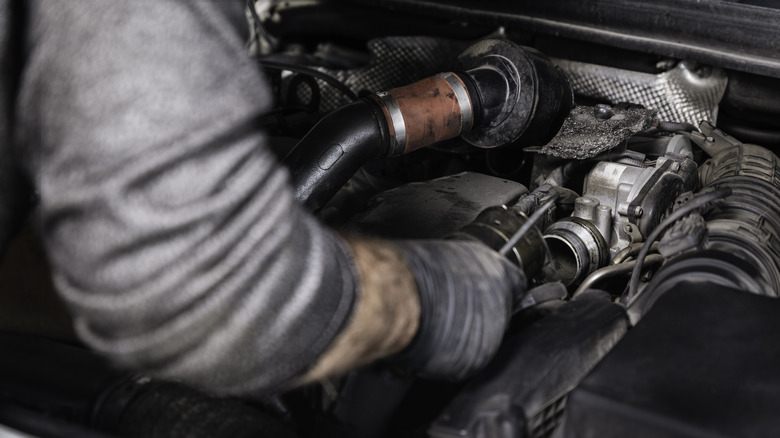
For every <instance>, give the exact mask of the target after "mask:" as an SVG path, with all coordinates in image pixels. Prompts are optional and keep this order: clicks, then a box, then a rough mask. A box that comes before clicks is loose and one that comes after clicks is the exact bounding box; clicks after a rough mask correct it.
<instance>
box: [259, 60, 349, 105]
mask: <svg viewBox="0 0 780 438" xmlns="http://www.w3.org/2000/svg"><path fill="white" fill-rule="evenodd" d="M258 62H259V63H260V65H261V66H263V67H265V68H270V69H273V70H287V71H291V72H294V73H299V74H302V75H307V76H311V77H313V78H315V79H319V80H321V81H323V82H325V83H327V84H328V85H330V86H331V87H333V88H335V89H337V90H339V91H341V92H342V93H344V95H345V96H347V97H348V98H349V99H350V100H351V101H353V102H354V101H356V100H358V97H357V95H356V94H355V93H354V92H353V91H352V90H350V89H349V87H347V86H346V85H345V84H344V83H343V82H341V81H339V80H338V79H336V78H334V77H333V76H331V75H329V74H327V73H323V72H321V71H319V70H316V69H313V68H311V67H306V66H303V65H295V64H287V63H284V62H279V61H270V60H267V59H258Z"/></svg>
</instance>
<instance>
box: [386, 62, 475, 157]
mask: <svg viewBox="0 0 780 438" xmlns="http://www.w3.org/2000/svg"><path fill="white" fill-rule="evenodd" d="M388 93H389V94H390V95H391V96H393V98H394V99H395V101H396V102H397V103H398V106H399V107H400V108H401V113H402V114H403V119H404V122H405V125H406V147H405V149H404V153H409V152H411V151H413V150H416V149H419V148H421V147H425V146H428V145H430V144H433V143H436V142H439V141H442V140H447V139H450V138H454V137H457V136H458V135H460V133H461V130H462V128H463V123H462V120H463V118H462V115H461V109H460V104H459V103H458V98H457V96H456V93H455V91H454V90H453V88H452V87H451V86H450V84H449V83H447V81H446V80H445V79H444V78H441V77H439V76H433V77H429V78H426V79H423V80H421V81H418V82H415V83H414V84H411V85H407V86H405V87H400V88H394V89H392V90H390V91H389V92H388ZM388 123H389V124H392V121H391V120H388Z"/></svg>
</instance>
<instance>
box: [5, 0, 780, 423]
mask: <svg viewBox="0 0 780 438" xmlns="http://www.w3.org/2000/svg"><path fill="white" fill-rule="evenodd" d="M480 3H481V4H480V5H479V6H475V5H473V4H471V2H457V1H456V2H439V1H421V2H414V1H405V0H402V1H387V0H376V1H367V0H366V1H356V2H350V3H347V4H344V3H336V2H327V1H323V2H320V1H274V0H264V1H257V2H251V1H250V2H248V6H249V7H248V9H247V15H248V21H249V22H250V23H251V27H252V30H253V34H252V39H251V41H250V43H249V51H250V53H252V55H253V56H254V57H255V58H256V60H257V63H258V68H261V69H262V70H263V72H264V74H265V77H266V79H267V80H268V82H269V84H270V85H271V87H272V90H273V94H274V98H275V103H274V106H273V108H272V110H271V111H270V112H269V113H268V114H266V115H265V116H263V118H262V120H261V121H260V123H261V124H262V125H263V127H264V129H265V131H266V132H267V135H268V144H269V145H270V146H271V148H272V149H273V151H274V152H275V153H276V155H277V157H278V158H279V161H280V166H286V167H287V168H288V169H289V171H290V178H291V183H292V185H293V187H294V189H295V196H296V198H297V200H298V201H300V202H301V203H302V204H303V205H304V206H306V208H308V209H309V210H310V211H311V212H312V213H313V214H315V215H316V216H317V217H318V218H319V220H320V221H321V222H323V223H325V224H327V225H329V226H330V227H333V228H335V229H337V230H339V231H340V232H342V233H347V234H349V233H359V234H366V235H371V236H377V237H382V238H388V239H399V238H400V239H466V240H477V241H480V242H483V243H485V244H487V245H488V246H490V247H491V248H493V249H494V250H496V251H498V252H500V253H502V254H503V255H505V256H506V257H507V258H508V259H509V260H510V261H511V262H512V263H514V264H515V265H516V266H517V267H518V268H519V269H521V270H522V271H523V272H524V274H525V276H526V277H527V278H528V284H527V288H526V290H523V291H519V292H518V296H517V297H516V302H515V306H514V307H515V313H514V317H513V320H512V324H511V327H510V329H509V331H508V332H507V334H506V336H505V338H504V341H503V343H502V346H501V349H500V350H499V353H498V355H497V356H496V357H495V359H494V360H493V361H492V362H491V363H490V364H489V365H488V367H487V368H485V369H484V370H483V371H481V372H480V373H479V374H478V375H477V376H475V377H473V378H471V379H469V380H467V381H466V382H461V383H451V382H439V381H429V380H426V379H420V378H415V377H413V376H410V375H406V374H404V373H403V372H400V371H398V370H397V369H394V368H393V366H392V364H388V363H381V362H380V363H376V364H374V365H371V366H369V367H366V368H364V369H361V370H358V371H356V372H353V373H350V374H349V375H347V376H344V377H341V378H338V379H332V380H328V381H325V382H322V383H320V384H317V385H312V386H309V387H305V388H302V389H299V390H295V391H292V392H290V393H287V394H281V395H276V396H273V397H266V398H263V399H262V400H251V401H236V400H224V399H211V398H208V397H207V396H205V395H199V394H198V393H197V392H189V389H185V388H181V387H179V386H177V385H175V384H170V383H166V382H154V381H151V380H150V379H148V378H146V377H143V376H137V375H132V376H130V375H127V374H122V373H119V372H114V371H108V370H107V368H106V369H104V368H103V367H104V366H103V365H102V362H100V359H98V358H96V357H93V356H90V355H89V354H87V355H86V356H84V354H85V353H82V352H80V351H77V350H75V349H73V350H69V347H64V346H58V347H52V346H49V345H44V346H41V347H40V348H38V347H36V346H35V345H34V342H31V343H27V344H26V345H25V346H24V347H22V344H25V343H24V342H21V343H20V342H19V340H17V339H14V338H4V337H0V338H2V339H0V343H3V344H6V345H13V346H14V347H13V348H18V349H19V351H22V350H24V354H22V356H23V357H25V358H26V359H20V360H19V362H18V363H17V364H15V365H9V366H6V368H7V369H6V370H5V372H4V373H5V375H6V376H10V377H7V378H6V380H7V381H14V380H15V381H17V382H21V383H19V384H18V385H16V386H14V385H5V386H3V389H2V390H0V394H3V395H4V396H5V397H6V398H9V399H13V400H22V401H23V404H24V405H25V407H26V408H29V407H32V408H33V410H35V411H43V412H45V415H44V416H45V417H47V418H49V419H50V420H51V421H53V422H55V423H53V424H55V426H54V427H52V428H50V429H53V430H54V431H53V432H52V431H49V432H46V431H45V430H44V431H41V429H36V428H35V427H33V426H29V425H28V426H26V427H28V429H25V425H26V424H27V423H30V422H31V421H32V420H30V421H28V420H24V421H22V420H19V421H16V420H13V419H14V418H16V419H19V418H22V419H24V418H27V417H25V415H26V414H23V413H22V414H20V413H18V412H17V413H15V412H12V413H10V414H8V413H6V414H2V415H0V420H2V421H0V423H3V422H4V423H5V424H9V425H11V426H14V427H16V428H19V429H20V430H28V431H30V433H33V434H40V436H67V434H68V433H69V432H68V430H70V429H68V428H70V427H76V425H78V426H79V427H83V429H78V432H79V433H95V434H96V435H95V436H103V435H98V433H100V434H102V433H103V432H98V431H106V430H113V431H117V432H116V433H118V434H119V435H122V436H179V435H169V434H168V432H169V431H170V430H171V429H166V430H165V431H163V430H159V429H157V430H156V429H153V428H152V427H151V426H150V427H149V428H146V429H144V428H143V427H140V426H138V427H129V426H127V425H128V424H129V423H128V421H130V420H127V418H133V419H134V420H133V421H143V420H142V419H143V418H148V417H150V416H152V414H151V412H155V411H158V410H166V409H172V410H173V408H169V407H170V406H173V405H176V406H177V408H176V409H180V410H182V411H184V412H188V413H189V414H191V416H192V415H194V416H197V414H193V413H197V412H205V411H210V412H212V414H213V413H219V418H218V419H216V418H215V419H213V421H211V420H210V421H211V422H209V421H206V420H205V419H204V420H202V421H195V420H193V421H192V424H190V425H189V426H188V425H186V424H185V423H186V422H185V421H183V420H177V421H179V423H177V424H178V426H177V427H179V428H180V431H179V433H180V435H181V436H236V435H235V434H234V432H235V431H236V430H238V429H242V433H245V434H246V436H250V434H251V433H253V431H255V432H257V430H259V429H258V428H260V429H261V428H262V427H261V426H258V424H259V423H262V424H265V423H264V422H265V421H266V420H265V418H267V417H272V418H275V419H277V420H278V421H279V422H280V423H281V424H282V425H283V426H284V427H283V428H282V429H278V430H276V431H275V432H273V433H274V435H263V434H262V433H263V432H257V433H258V435H257V436H301V437H309V436H312V437H314V436H322V437H391V436H392V437H395V436H399V437H400V436H404V437H437V438H450V437H474V438H477V437H479V438H488V437H491V438H492V437H495V438H498V437H501V438H504V437H507V438H508V437H561V438H562V437H579V436H602V437H611V436H615V437H619V436H627V435H628V434H631V435H636V436H724V435H725V436H743V435H744V436H756V435H760V436H765V435H773V434H774V433H776V431H777V430H780V421H778V420H777V418H776V417H777V415H776V409H775V408H776V407H777V406H778V405H779V404H780V389H779V388H780V374H778V373H777V369H778V368H777V367H776V366H775V365H776V362H777V361H778V359H777V358H778V357H780V351H778V347H776V346H775V344H776V343H775V342H772V341H773V339H772V338H773V334H774V330H773V329H774V327H775V326H776V325H777V324H778V322H777V321H778V318H776V313H774V311H775V309H777V310H778V311H780V308H778V306H780V304H778V303H777V301H776V300H775V299H774V298H776V297H777V296H778V295H780V241H779V240H778V239H780V181H778V177H779V176H780V162H779V160H778V157H777V155H776V153H777V151H778V148H780V125H778V120H780V119H779V118H778V117H780V57H778V55H777V53H780V52H778V51H777V47H773V45H774V46H776V45H777V44H778V41H780V38H778V36H780V24H778V23H780V9H777V6H772V5H771V4H769V5H766V4H762V2H760V1H759V2H704V4H702V5H699V6H696V4H699V2H695V1H685V2H670V1H669V2H656V3H654V5H652V6H651V5H644V4H643V3H642V2H638V1H628V0H613V1H601V2H595V3H594V4H593V5H591V6H590V7H588V6H585V5H580V3H581V2H569V1H562V2H549V4H548V5H535V6H534V5H526V4H520V5H515V4H514V2H499V1H487V2H480ZM522 3H526V2H522ZM745 3H749V4H745ZM752 3H755V4H752ZM664 14H665V15H664ZM648 16H651V17H660V18H657V19H655V23H654V24H653V23H649V22H650V21H653V20H649V19H647V20H643V19H642V17H648ZM664 17H665V18H664ZM775 18H778V20H774V21H773V19H775ZM713 23H714V24H717V23H721V25H722V26H723V27H724V28H725V29H721V30H720V31H722V33H721V34H717V35H711V36H710V37H709V38H706V35H707V32H708V31H711V32H712V33H713V34H715V33H717V32H715V31H712V25H713ZM751 23H752V26H753V29H759V30H760V32H759V30H756V31H755V33H756V34H758V35H755V34H754V35H753V36H752V37H748V36H746V35H745V32H743V31H744V30H745V29H751ZM727 25H728V26H727ZM708 26H709V27H708ZM729 26H730V27H729ZM708 29H709V30H708ZM732 34H733V35H739V36H738V37H733V38H731V39H730V37H731V36H733V35H732ZM735 38H736V39H735ZM47 342H48V341H47ZM52 349H53V350H52ZM55 350H56V351H57V354H59V355H60V356H59V357H60V358H65V357H67V358H72V360H70V362H71V365H68V366H66V367H64V368H61V369H60V371H59V372H60V373H62V375H64V376H70V375H71V374H69V373H70V372H72V373H73V375H79V376H80V377H78V378H76V379H73V380H72V381H71V383H70V387H69V388H66V389H64V390H62V391H60V390H50V389H45V385H44V384H42V383H40V382H39V381H38V379H37V377H36V376H39V375H42V374H46V373H50V372H51V369H50V368H48V367H47V366H46V365H45V364H44V365H40V366H39V367H37V368H29V367H27V369H25V370H23V371H19V369H20V368H21V367H20V366H19V364H23V363H28V362H25V360H28V361H32V362H38V361H40V357H41V353H40V351H55ZM20 354H21V353H20ZM25 355H26V356H25ZM65 362H68V361H67V360H66V361H65ZM15 367H16V368H15ZM68 367H71V368H68ZM58 368H60V367H58ZM86 369H91V370H92V371H90V372H85V371H84V370H86ZM57 379H59V378H57ZM63 379H72V377H64V378H63ZM6 383H7V382H6ZM31 387H32V388H34V389H30V388H31ZM42 388H43V389H42ZM72 388H79V389H78V390H75V389H72ZM62 393H68V394H69V395H68V396H67V397H63V396H62V395H61V394H62ZM19 394H23V395H19ZM96 394H98V395H100V396H97V395H96ZM63 400H67V401H65V402H63ZM188 403H190V404H191V406H195V405H198V408H197V409H195V408H191V410H189V411H187V409H190V408H189V407H188V406H190V405H188ZM58 404H59V405H58ZM57 406H60V407H61V406H67V409H64V410H63V409H60V410H59V411H58V410H57V408H56V407H57ZM773 409H774V410H773ZM64 411H68V413H63V412H64ZM171 415H173V414H171ZM215 416H216V414H213V415H212V417H215ZM9 418H11V420H9ZM121 418H124V420H120V419H121ZM177 418H179V417H177ZM257 418H263V420H262V421H260V420H257ZM155 421H157V420H155ZM258 421H259V423H258ZM32 422H33V423H34V421H32ZM216 423H219V424H220V427H216V426H215V427H214V428H212V429H209V428H210V427H212V426H213V424H216ZM118 424H122V425H123V427H126V429H125V430H123V429H122V428H121V427H119V426H117V425H118ZM161 424H166V425H167V426H170V424H169V423H165V422H164V421H163V420H159V421H158V423H156V426H159V427H162V426H160V425H161ZM227 424H230V425H231V427H227V426H226V425H227ZM56 425H59V426H56ZM109 425H111V426H109ZM280 427H281V426H280ZM58 428H59V430H60V431H65V432H63V433H64V434H63V435H58V434H57V432H56V430H57V429H58ZM112 428H113V429H112ZM194 430H195V431H199V432H197V433H196V432H193V431H194ZM187 431H189V432H187ZM207 431H208V432H207ZM0 432H2V430H0ZM265 433H268V432H265ZM84 436H86V435H84Z"/></svg>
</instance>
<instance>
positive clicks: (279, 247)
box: [17, 0, 519, 392]
mask: <svg viewBox="0 0 780 438" xmlns="http://www.w3.org/2000/svg"><path fill="white" fill-rule="evenodd" d="M27 7H28V8H29V17H30V20H29V31H28V35H27V38H28V47H29V51H28V53H27V57H28V59H27V64H26V67H25V71H24V73H23V83H22V86H21V91H20V95H19V97H18V113H19V117H18V120H17V132H18V133H19V138H18V141H17V144H20V145H24V151H23V154H24V161H25V163H26V164H27V166H28V168H29V171H30V172H31V174H32V175H33V176H34V179H35V184H36V186H37V188H38V190H39V192H40V200H41V204H40V215H41V226H42V232H43V236H44V239H45V243H46V246H47V251H48V253H49V258H50V261H51V264H52V266H53V270H54V275H55V281H56V285H57V287H58V289H59V291H60V292H61V294H62V296H63V297H64V299H65V301H66V302H67V304H68V305H69V307H70V308H71V310H72V313H73V315H74V317H75V324H76V329H77V331H78V333H79V335H80V336H81V337H82V339H83V340H84V341H85V342H86V343H88V344H89V345H90V346H92V347H93V348H95V349H96V350H98V351H101V352H103V353H105V354H106V355H108V356H109V357H111V358H112V359H113V360H114V361H115V362H117V363H119V364H121V365H124V366H127V367H133V368H140V369H145V370H149V371H151V372H154V373H156V374H157V375H162V376H168V377H173V378H177V379H182V380H186V381H189V382H192V383H194V384H197V385H199V386H202V387H205V388H209V389H212V390H215V391H219V392H247V391H254V390H260V389H271V388H276V387H279V386H280V385H289V384H291V383H292V382H295V381H300V380H301V379H303V380H311V379H314V378H319V377H321V376H323V375H327V374H331V373H334V372H340V371H343V370H345V369H349V368H352V367H355V366H357V365H359V364H361V363H364V362H365V361H367V360H370V359H373V358H376V357H382V356H386V355H389V354H393V353H395V352H398V351H400V350H402V349H404V348H405V347H407V346H408V345H409V344H410V342H412V340H413V338H414V342H413V345H412V347H410V348H407V352H406V353H405V354H406V357H409V358H411V361H412V362H413V363H414V364H415V365H416V366H417V367H419V368H420V369H421V370H423V371H426V370H427V371H430V372H431V373H432V374H442V371H443V374H445V375H448V374H449V375H453V376H459V375H461V374H463V372H464V371H461V370H467V371H466V372H468V369H470V368H473V366H475V364H476V365H479V364H480V363H482V362H484V361H485V358H484V356H485V355H486V354H489V353H490V351H488V353H484V352H482V350H480V349H486V348H487V349H493V350H494V347H495V345H496V344H497V342H498V340H499V339H500V332H502V331H503V328H504V325H503V324H504V323H505V320H506V318H507V315H508V305H507V304H506V301H507V298H506V297H507V294H508V293H509V292H507V290H508V289H510V288H511V283H513V282H517V281H519V280H518V277H517V275H516V274H514V273H512V274H509V275H506V274H505V273H504V272H501V269H503V265H502V264H501V262H500V261H496V260H498V259H496V260H493V259H491V257H493V254H492V253H489V251H487V250H484V249H482V248H479V249H475V248H476V247H475V248H472V249H468V248H470V247H469V245H468V244H451V243H440V244H436V243H428V244H425V243H404V244H400V245H399V246H397V247H396V246H390V245H389V244H383V243H361V242H360V241H358V242H355V243H353V244H352V245H351V246H350V245H348V244H346V243H345V242H344V241H343V240H341V239H340V238H338V237H336V236H335V235H333V234H332V233H330V232H328V231H326V230H324V229H322V228H321V227H320V226H319V225H318V224H317V223H316V221H315V220H313V219H312V218H311V217H309V216H308V215H307V214H306V213H305V212H303V211H302V210H301V209H300V208H299V207H298V206H297V205H295V203H294V202H293V199H292V194H291V191H290V189H289V187H287V185H286V184H287V175H286V173H285V172H284V171H283V170H280V169H279V167H278V165H277V164H276V162H275V160H274V157H273V156H272V155H271V153H270V152H269V151H268V150H267V149H266V148H265V147H264V137H263V136H262V134H261V133H260V132H258V130H257V128H256V121H257V118H258V116H259V115H260V114H261V113H262V112H263V111H264V110H266V109H267V107H268V102H269V101H270V95H269V92H268V90H267V88H266V86H265V85H264V84H263V82H262V80H261V78H260V76H259V74H258V72H257V67H256V66H255V65H254V64H253V62H252V61H251V60H249V59H248V57H247V56H246V54H245V49H244V41H245V35H242V34H241V33H240V32H238V31H237V29H243V28H245V23H244V16H243V2H242V1H236V2H212V1H193V2H185V1H182V2H174V1H165V2H134V1H133V2H131V1H125V2H118V1H117V2H115V1H105V0H80V1H75V0H74V1H68V2H55V3H52V2H46V1H30V2H27ZM431 248H433V249H431ZM443 249H446V250H444V251H443V252H444V254H445V255H444V256H442V255H441V252H442V251H441V250H443ZM450 249H452V251H450ZM428 251H434V252H433V253H428ZM446 254H451V255H450V256H447V255H446ZM475 254H480V256H479V257H476V255H475ZM464 256H466V259H463V257H464ZM427 257H443V258H442V262H441V263H440V264H441V266H443V268H441V269H439V268H438V265H436V266H437V267H436V268H435V269H433V270H431V269H429V267H427V266H426V262H425V259H426V258H427ZM468 257H471V258H476V259H480V260H483V263H482V264H484V265H485V266H487V267H488V271H490V272H488V273H487V274H486V275H480V274H482V273H483V272H482V271H484V269H483V270H482V271H479V270H478V271H479V272H477V271H474V269H475V268H472V266H481V264H480V263H470V262H469V261H468ZM453 263H454V264H458V263H461V264H469V266H470V267H469V269H471V270H469V269H466V271H464V272H463V273H462V274H463V276H467V275H468V276H472V275H474V274H477V277H478V278H479V281H476V282H477V283H479V285H478V287H477V289H479V288H480V287H482V288H483V289H490V291H488V296H491V297H492V296H495V299H490V300H487V301H486V302H487V303H488V304H491V303H492V304H495V305H483V304H482V303H483V301H485V300H483V299H482V298H481V297H480V294H479V293H476V294H474V295H473V296H471V295H469V297H470V298H467V301H468V303H459V302H457V300H453V299H452V294H451V292H452V290H453V287H452V286H453V285H454V284H460V283H461V281H460V280H458V279H457V278H458V277H457V275H456V276H454V277H453V275H450V274H451V272H455V271H458V269H459V268H457V267H456V268H454V270H453V269H452V268H451V267H450V268H447V267H446V265H448V264H450V265H452V264H453ZM375 269H378V271H376V273H373V272H374V270H375ZM448 269H449V271H448ZM491 270H492V271H491ZM448 272H450V274H448ZM378 275H381V278H380V277H377V276H378ZM491 275H493V276H494V277H495V278H494V279H493V280H494V281H493V282H492V283H491ZM387 278H390V279H392V280H391V281H390V282H389V283H387V281H386V279H387ZM453 278H454V279H455V281H454V282H453ZM439 279H443V281H444V283H447V282H449V284H444V285H443V286H442V287H438V286H436V283H437V281H439ZM496 282H501V283H502V285H501V286H502V287H494V286H496ZM507 284H509V285H507ZM480 285H481V286H480ZM448 287H449V288H448ZM477 292H479V291H477ZM418 297H419V298H418ZM437 300H440V301H441V302H442V303H443V307H440V306H438V305H437V304H436V302H437ZM462 304H465V307H463V306H461V305H462ZM438 308H443V309H445V311H444V312H443V313H442V312H438V313H437V312H433V309H438ZM462 308H465V309H467V311H469V312H470V311H472V310H473V309H477V310H476V311H477V312H478V313H479V312H481V313H482V314H484V313H485V312H491V313H496V312H497V315H495V318H487V319H489V320H491V321H490V323H489V324H486V322H485V321H483V318H482V317H477V318H472V319H470V320H469V321H463V316H462V315H460V313H462V312H463V310H462ZM459 312H460V313H459ZM436 321H438V322H436ZM474 321H476V322H474ZM418 325H419V328H418ZM453 325H455V326H456V327H457V328H458V329H459V330H453ZM486 327H487V328H486ZM471 328H475V329H474V330H471ZM464 330H466V331H467V332H466V331H464ZM496 332H498V337H497V338H496V336H495V333H496ZM442 333H444V334H443V335H442ZM442 336H444V338H442ZM447 336H449V338H447ZM458 336H461V337H462V336H465V337H466V339H460V338H458ZM469 336H471V337H472V338H474V339H473V340H470V339H471V338H469ZM483 337H489V338H490V340H489V342H486V343H485V345H486V347H481V346H480V345H481V344H483V343H484V342H482V341H483ZM453 343H454V344H456V346H457V347H458V348H456V349H454V350H453V351H466V352H470V353H469V354H477V355H480V357H479V358H478V359H473V358H472V359H467V360H465V362H464V361H463V360H462V358H457V361H456V362H453V361H451V360H449V359H448V356H447V355H446V354H444V355H441V354H439V352H437V348H440V347H437V346H441V347H447V346H448V345H450V344H453ZM476 344H480V345H476ZM475 345H476V347H475ZM474 348H476V349H477V351H476V353H474V351H473V350H474ZM464 349H465V350H464ZM451 354H452V353H451ZM435 358H439V359H441V360H443V362H442V363H444V365H443V366H444V368H442V365H441V364H440V363H437V362H436V359H435ZM458 361H460V362H458ZM447 367H451V368H452V370H451V369H448V368H447ZM453 370H454V371H453ZM304 375H305V377H303V378H302V377H301V376H304Z"/></svg>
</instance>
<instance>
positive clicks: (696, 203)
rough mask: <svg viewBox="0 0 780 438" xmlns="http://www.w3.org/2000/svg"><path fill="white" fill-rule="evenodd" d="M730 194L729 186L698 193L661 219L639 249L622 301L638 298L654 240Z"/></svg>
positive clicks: (625, 302)
mask: <svg viewBox="0 0 780 438" xmlns="http://www.w3.org/2000/svg"><path fill="white" fill-rule="evenodd" d="M729 195H731V189H729V188H724V189H718V190H715V191H712V192H708V193H703V194H700V195H697V196H696V197H694V198H693V199H691V200H690V201H688V202H687V203H686V204H685V205H683V206H681V207H680V208H678V209H677V210H676V211H675V212H674V213H672V214H670V215H669V216H668V217H667V218H666V219H664V220H663V221H661V223H660V224H658V226H657V227H655V229H654V230H653V232H652V233H650V236H648V237H647V240H645V244H644V245H642V249H641V250H640V251H639V254H637V256H636V264H635V265H634V270H633V271H632V272H631V281H630V282H629V285H628V292H627V293H626V294H624V295H623V296H622V297H621V298H620V301H621V302H622V303H624V304H626V306H628V305H630V303H631V302H632V301H633V300H635V299H636V297H637V289H638V288H639V277H640V275H641V274H642V265H643V262H644V259H645V257H647V254H648V253H649V252H650V247H651V246H652V245H653V242H655V241H656V239H658V238H659V237H661V233H663V232H664V231H666V229H667V228H669V227H670V226H672V225H673V224H674V223H675V222H677V221H678V220H680V219H682V218H683V217H685V216H686V215H688V214H690V213H692V212H693V211H695V210H696V209H697V208H701V207H704V206H705V205H707V204H709V203H710V202H712V201H715V200H718V199H722V198H725V197H727V196H729Z"/></svg>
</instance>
